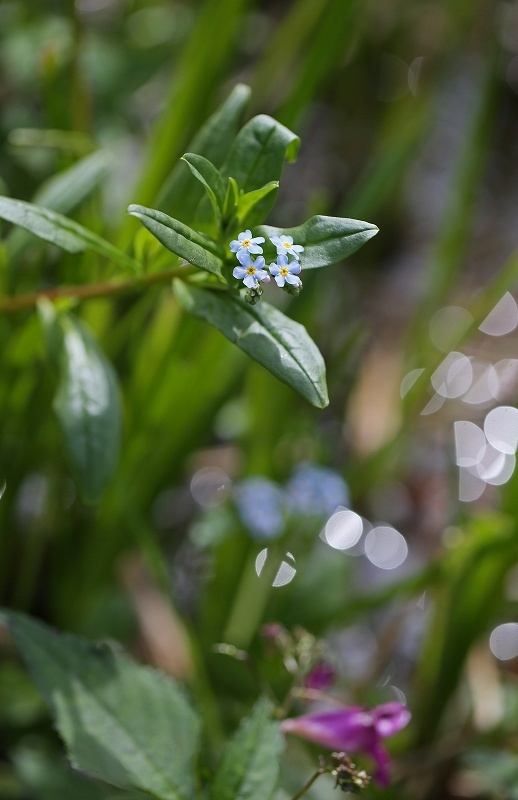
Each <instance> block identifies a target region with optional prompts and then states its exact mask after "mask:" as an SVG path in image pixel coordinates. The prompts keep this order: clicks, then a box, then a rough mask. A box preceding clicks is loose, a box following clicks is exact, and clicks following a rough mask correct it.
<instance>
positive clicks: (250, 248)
mask: <svg viewBox="0 0 518 800" xmlns="http://www.w3.org/2000/svg"><path fill="white" fill-rule="evenodd" d="M248 252H249V253H262V252H263V248H262V247H260V245H258V244H249V245H248Z"/></svg>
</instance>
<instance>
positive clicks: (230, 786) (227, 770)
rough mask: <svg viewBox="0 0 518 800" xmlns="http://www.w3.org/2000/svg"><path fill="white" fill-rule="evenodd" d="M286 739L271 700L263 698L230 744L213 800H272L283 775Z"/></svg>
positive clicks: (217, 777) (218, 776)
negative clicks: (282, 756) (274, 718)
mask: <svg viewBox="0 0 518 800" xmlns="http://www.w3.org/2000/svg"><path fill="white" fill-rule="evenodd" d="M282 751H283V738H282V736H281V734H280V732H279V725H278V723H277V722H275V721H274V720H273V719H272V714H271V708H270V706H269V704H268V703H266V702H264V701H259V702H258V703H257V704H256V705H255V707H254V709H253V711H252V714H251V716H250V717H249V718H248V719H245V720H244V721H243V722H242V724H241V725H240V727H239V729H238V731H237V732H236V734H235V735H234V737H233V738H232V739H231V741H230V742H229V743H228V745H227V747H226V750H225V752H224V754H223V758H222V761H221V764H220V766H219V769H218V771H217V772H216V775H215V776H214V780H213V782H212V786H211V792H210V800H245V799H246V800H270V798H271V797H272V795H273V793H274V791H275V788H276V785H277V780H278V777H279V766H280V757H281V754H282Z"/></svg>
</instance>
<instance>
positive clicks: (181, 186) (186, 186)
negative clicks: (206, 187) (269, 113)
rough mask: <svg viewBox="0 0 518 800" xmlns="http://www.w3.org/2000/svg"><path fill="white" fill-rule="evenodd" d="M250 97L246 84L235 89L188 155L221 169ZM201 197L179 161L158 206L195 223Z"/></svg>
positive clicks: (201, 194)
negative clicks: (193, 155) (210, 162)
mask: <svg viewBox="0 0 518 800" xmlns="http://www.w3.org/2000/svg"><path fill="white" fill-rule="evenodd" d="M250 94H251V90H250V87H248V86H245V85H244V84H238V85H237V86H235V87H234V88H233V89H232V92H231V93H230V95H229V96H228V97H227V99H226V100H225V102H224V103H223V104H222V105H221V106H220V107H219V108H218V109H217V110H216V111H215V112H214V114H213V115H212V116H211V117H209V119H208V120H207V122H206V123H205V124H204V125H203V126H202V127H201V128H200V130H199V131H198V133H197V134H196V135H195V136H194V137H193V139H192V141H191V142H189V147H188V150H189V152H191V153H198V155H200V156H205V158H208V159H209V161H212V163H213V164H215V165H216V167H218V168H219V167H220V166H221V164H222V163H223V160H224V159H225V157H226V155H227V153H228V151H229V149H230V146H231V144H232V142H233V141H234V137H235V135H236V133H237V131H238V128H239V125H240V122H241V119H242V117H243V114H244V112H245V109H246V107H247V105H248V102H249V100H250ZM202 197H203V189H202V188H201V186H199V185H198V184H195V183H194V182H193V181H192V180H191V176H190V173H189V171H188V169H187V168H186V166H185V164H182V162H181V161H179V162H178V163H177V164H176V166H175V167H174V168H173V170H172V172H171V174H170V176H169V178H168V180H167V181H166V183H165V184H164V187H163V189H162V191H161V192H160V193H159V195H158V200H157V202H158V205H159V206H160V208H163V209H165V210H166V211H167V213H168V214H170V215H171V216H181V217H182V219H184V220H186V222H189V223H192V222H193V221H194V217H195V213H196V208H197V206H198V203H199V201H200V199H201V198H202Z"/></svg>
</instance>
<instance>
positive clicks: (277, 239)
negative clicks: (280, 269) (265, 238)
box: [270, 236, 304, 261]
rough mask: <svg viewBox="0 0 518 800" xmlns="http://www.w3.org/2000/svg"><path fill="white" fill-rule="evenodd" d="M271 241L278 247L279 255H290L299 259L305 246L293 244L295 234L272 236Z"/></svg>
mask: <svg viewBox="0 0 518 800" xmlns="http://www.w3.org/2000/svg"><path fill="white" fill-rule="evenodd" d="M270 241H271V243H272V244H273V245H274V246H275V247H276V248H277V254H278V255H284V256H286V255H288V254H289V255H290V256H293V258H295V259H296V260H297V261H298V260H299V258H300V256H299V253H302V252H303V250H304V248H303V247H302V245H301V244H293V236H270Z"/></svg>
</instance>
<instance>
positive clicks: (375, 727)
mask: <svg viewBox="0 0 518 800" xmlns="http://www.w3.org/2000/svg"><path fill="white" fill-rule="evenodd" d="M410 716H411V715H410V712H409V711H408V709H407V708H405V706H404V705H402V704H401V703H395V702H394V703H385V704H384V705H381V706H376V707H375V708H372V709H371V710H370V711H369V710H368V709H366V708H361V707H360V706H350V707H349V708H339V709H336V710H331V711H320V712H316V713H315V714H306V715H305V716H302V717H294V718H293V719H285V720H283V722H281V730H282V731H283V732H284V733H294V734H296V735H297V736H301V737H302V738H303V739H308V741H310V742H314V743H315V744H320V745H322V746H323V747H328V748H329V749H330V750H336V751H344V752H348V753H351V752H356V753H357V752H363V753H367V755H369V756H371V758H373V759H374V761H375V762H376V764H377V771H376V774H375V776H374V777H375V778H376V780H377V781H378V783H379V784H380V786H387V784H388V782H389V764H390V761H389V755H388V753H387V751H386V749H385V747H384V746H383V744H382V743H381V740H382V739H386V738H387V737H388V736H393V735H394V734H395V733H397V732H398V731H400V730H401V729H402V728H404V727H405V725H407V724H408V722H409V720H410Z"/></svg>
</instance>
